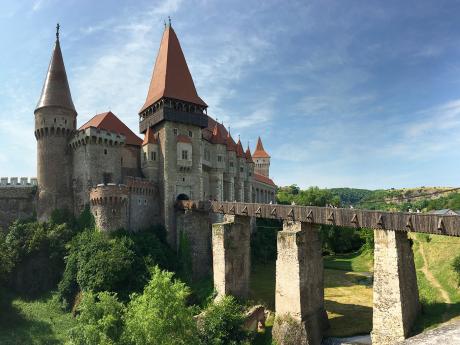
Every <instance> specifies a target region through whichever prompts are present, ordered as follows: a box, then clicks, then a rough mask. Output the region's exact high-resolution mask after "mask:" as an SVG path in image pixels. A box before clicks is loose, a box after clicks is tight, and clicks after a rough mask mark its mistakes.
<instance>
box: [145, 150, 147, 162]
mask: <svg viewBox="0 0 460 345" xmlns="http://www.w3.org/2000/svg"><path fill="white" fill-rule="evenodd" d="M146 160H147V152H144V162H145V161H146Z"/></svg>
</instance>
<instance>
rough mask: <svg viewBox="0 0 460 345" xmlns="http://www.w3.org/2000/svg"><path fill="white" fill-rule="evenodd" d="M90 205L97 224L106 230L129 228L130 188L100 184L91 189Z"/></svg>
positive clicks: (102, 229)
mask: <svg viewBox="0 0 460 345" xmlns="http://www.w3.org/2000/svg"><path fill="white" fill-rule="evenodd" d="M89 199H90V206H91V212H92V213H93V215H94V219H95V221H96V226H97V228H98V229H100V230H101V231H104V232H111V231H115V230H118V229H122V228H123V229H127V228H128V219H129V213H128V207H129V188H128V187H127V186H126V185H117V184H111V183H109V184H107V185H103V184H99V185H97V187H95V188H92V189H91V190H90V195H89Z"/></svg>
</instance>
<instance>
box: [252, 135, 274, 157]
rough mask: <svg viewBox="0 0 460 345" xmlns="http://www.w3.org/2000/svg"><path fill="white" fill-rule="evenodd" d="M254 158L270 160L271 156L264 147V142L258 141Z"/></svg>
mask: <svg viewBox="0 0 460 345" xmlns="http://www.w3.org/2000/svg"><path fill="white" fill-rule="evenodd" d="M252 157H254V158H270V155H269V154H268V153H267V152H266V151H265V149H264V145H262V140H261V139H260V137H259V139H258V140H257V146H256V150H255V151H254V153H253V155H252Z"/></svg>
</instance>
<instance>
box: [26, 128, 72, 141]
mask: <svg viewBox="0 0 460 345" xmlns="http://www.w3.org/2000/svg"><path fill="white" fill-rule="evenodd" d="M74 132H75V131H74V130H72V129H69V128H63V127H55V126H50V127H40V128H38V129H36V130H35V132H34V134H35V139H37V140H41V139H43V138H45V137H64V138H68V137H70V136H71V135H72V134H73V133H74Z"/></svg>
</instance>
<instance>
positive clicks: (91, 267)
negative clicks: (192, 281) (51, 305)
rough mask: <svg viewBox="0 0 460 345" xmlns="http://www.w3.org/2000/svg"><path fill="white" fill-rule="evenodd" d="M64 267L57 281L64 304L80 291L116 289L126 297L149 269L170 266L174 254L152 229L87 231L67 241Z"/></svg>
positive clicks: (142, 281) (143, 280) (147, 276)
mask: <svg viewBox="0 0 460 345" xmlns="http://www.w3.org/2000/svg"><path fill="white" fill-rule="evenodd" d="M69 247H70V251H69V255H68V256H67V258H66V263H67V265H66V269H65V271H64V274H63V278H62V280H61V282H60V283H59V287H58V289H59V293H60V296H61V298H62V300H63V302H64V306H65V307H70V306H71V304H72V303H73V299H74V296H75V295H76V293H77V292H78V291H79V290H82V291H93V292H99V291H110V292H116V293H118V295H119V296H120V297H121V298H122V299H124V300H126V299H127V298H128V296H129V294H130V293H131V292H133V291H142V288H143V286H144V285H145V284H146V283H147V281H148V280H149V279H150V272H149V268H150V267H151V266H153V265H159V266H161V267H164V268H169V269H172V268H174V262H175V261H176V260H175V258H174V253H173V252H172V250H171V249H170V248H169V247H168V246H167V245H166V244H165V243H162V242H161V241H160V240H159V239H158V238H157V237H156V236H155V234H153V232H140V233H128V232H117V233H115V234H114V235H113V236H111V237H109V236H107V235H105V234H103V233H100V232H98V231H95V230H87V231H84V232H82V233H81V234H79V235H78V236H76V237H75V238H74V239H73V240H72V242H71V243H70V246H69Z"/></svg>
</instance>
